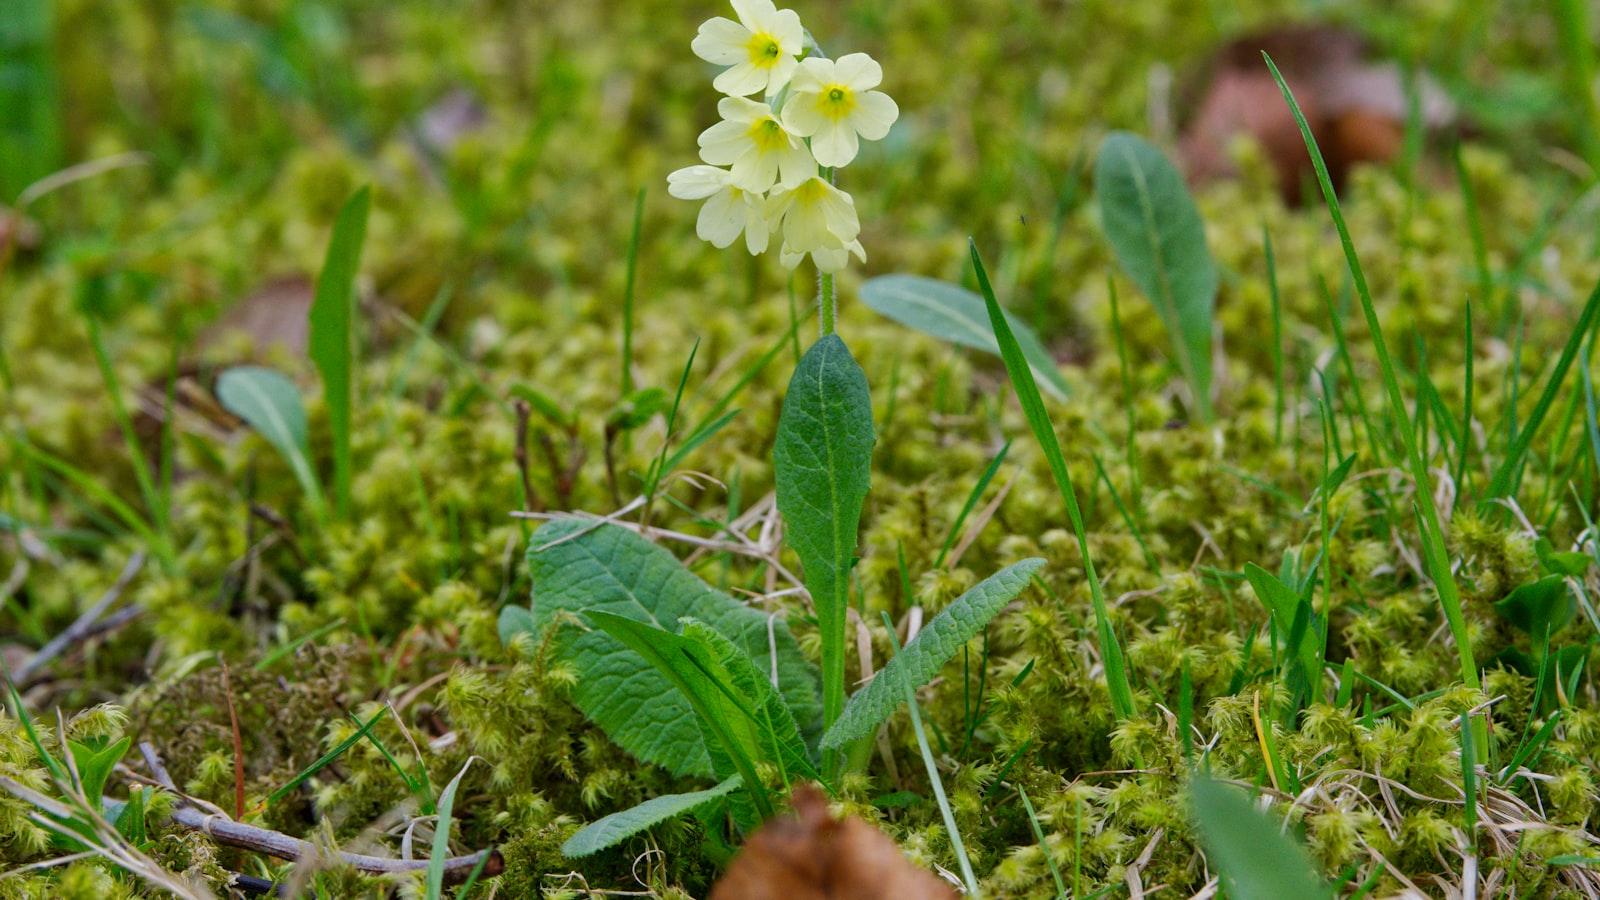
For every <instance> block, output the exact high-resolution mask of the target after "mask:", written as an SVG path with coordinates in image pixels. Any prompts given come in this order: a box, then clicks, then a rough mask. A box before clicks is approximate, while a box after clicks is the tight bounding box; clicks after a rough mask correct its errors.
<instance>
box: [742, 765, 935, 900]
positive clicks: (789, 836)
mask: <svg viewBox="0 0 1600 900" xmlns="http://www.w3.org/2000/svg"><path fill="white" fill-rule="evenodd" d="M790 800H791V802H792V803H793V805H794V813H793V814H792V815H788V816H781V817H779V818H776V819H773V820H771V821H769V822H768V823H767V824H765V825H763V826H761V828H760V830H758V831H757V832H756V833H755V834H754V835H752V836H751V838H750V840H748V841H746V842H745V845H744V849H742V850H740V851H739V855H738V856H737V857H735V858H734V860H733V865H731V866H729V867H728V872H727V874H725V875H723V876H722V879H721V880H720V881H718V882H717V883H716V886H715V887H713V888H712V889H711V900H878V898H883V897H893V898H896V900H954V898H955V897H956V892H955V890H954V889H952V888H951V887H950V885H948V884H946V883H945V882H944V881H943V880H941V879H940V878H938V877H937V876H935V875H933V874H932V873H930V872H927V871H925V870H923V869H919V868H917V867H916V866H915V865H913V864H912V863H911V861H910V860H908V859H906V858H905V855H904V854H902V853H901V852H900V848H899V847H897V846H895V843H894V841H892V840H890V839H889V836H888V835H886V834H884V833H883V832H881V831H879V830H878V829H876V828H874V827H872V826H871V825H869V824H867V822H866V821H864V820H862V819H859V818H855V817H853V816H852V817H849V818H845V819H837V818H834V817H833V816H832V815H831V814H830V813H829V812H828V800H827V798H826V797H825V796H823V793H822V791H820V790H818V789H817V787H816V786H815V785H810V784H803V785H800V786H799V787H797V788H795V790H794V794H793V795H792V797H791V798H790Z"/></svg>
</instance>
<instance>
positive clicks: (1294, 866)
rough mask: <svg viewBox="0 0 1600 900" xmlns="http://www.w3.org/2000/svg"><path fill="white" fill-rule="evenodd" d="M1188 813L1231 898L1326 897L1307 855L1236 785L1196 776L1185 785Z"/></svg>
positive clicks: (1280, 899) (1243, 899)
mask: <svg viewBox="0 0 1600 900" xmlns="http://www.w3.org/2000/svg"><path fill="white" fill-rule="evenodd" d="M1189 813H1190V816H1191V817H1192V818H1193V819H1194V823H1195V826H1196V827H1197V828H1198V829H1199V830H1200V843H1201V844H1202V845H1204V847H1205V850H1206V853H1207V855H1208V857H1209V859H1210V861H1211V864H1212V866H1214V867H1215V868H1216V869H1217V871H1219V872H1221V873H1222V878H1223V881H1224V882H1225V883H1226V884H1227V887H1228V896H1229V897H1232V898H1234V900H1284V898H1287V897H1295V898H1304V900H1315V898H1318V897H1327V896H1328V888H1327V886H1326V885H1324V884H1323V883H1322V879H1321V878H1319V877H1318V876H1317V873H1316V869H1315V868H1314V867H1313V866H1312V863H1311V857H1309V856H1308V855H1307V854H1306V852H1305V850H1304V849H1303V848H1302V847H1301V846H1300V845H1299V844H1298V843H1296V842H1295V841H1294V840H1293V839H1291V838H1289V837H1286V836H1285V835H1284V834H1283V833H1282V832H1281V831H1280V830H1279V826H1278V823H1277V822H1276V821H1274V820H1273V819H1272V818H1271V817H1270V816H1268V815H1266V814H1264V813H1261V812H1258V811H1257V810H1256V808H1255V807H1254V805H1252V804H1251V803H1250V801H1249V800H1248V799H1246V797H1245V795H1244V794H1243V793H1242V792H1241V791H1239V790H1238V789H1237V788H1233V787H1229V786H1227V785H1224V784H1221V783H1219V782H1216V781H1213V780H1211V779H1210V778H1205V777H1198V778H1196V779H1195V780H1194V781H1193V782H1191V783H1190V785H1189Z"/></svg>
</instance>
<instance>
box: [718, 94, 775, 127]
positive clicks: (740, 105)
mask: <svg viewBox="0 0 1600 900" xmlns="http://www.w3.org/2000/svg"><path fill="white" fill-rule="evenodd" d="M717 115H719V116H721V117H723V118H724V119H727V120H728V121H730V122H742V123H749V122H754V121H756V120H757V119H767V118H771V116H772V107H770V106H768V105H766V104H765V103H762V102H760V101H757V100H751V99H750V98H749V97H723V98H722V99H721V100H718V101H717Z"/></svg>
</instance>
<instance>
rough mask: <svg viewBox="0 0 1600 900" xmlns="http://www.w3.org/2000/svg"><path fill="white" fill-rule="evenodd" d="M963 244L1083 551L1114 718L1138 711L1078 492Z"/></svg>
mask: <svg viewBox="0 0 1600 900" xmlns="http://www.w3.org/2000/svg"><path fill="white" fill-rule="evenodd" d="M967 246H968V249H969V251H970V252H971V254H972V267H973V269H974V270H975V271H976V272H977V276H978V287H979V290H980V291H981V292H982V294H983V302H984V305H985V306H987V307H988V310H989V324H990V327H992V328H993V329H994V336H995V341H996V342H997V343H998V344H999V345H1000V355H1001V358H1003V359H1004V360H1005V364H1006V373H1007V374H1008V375H1010V376H1011V385H1012V387H1013V388H1014V389H1015V390H1016V392H1017V402H1019V403H1021V404H1022V412H1023V414H1024V415H1026V416H1027V418H1028V426H1029V427H1030V428H1031V429H1032V430H1033V436H1034V438H1035V439H1036V440H1038V442H1039V448H1040V449H1041V450H1042V451H1043V452H1044V456H1045V460H1046V461H1047V462H1048V463H1049V464H1050V474H1051V475H1052V476H1053V477H1054V478H1055V482H1056V487H1057V488H1058V489H1059V490H1060V491H1061V500H1062V502H1063V503H1064V504H1066V507H1067V518H1069V519H1071V520H1072V530H1073V533H1074V534H1075V535H1076V536H1077V538H1078V550H1079V552H1080V553H1082V555H1083V571H1084V576H1085V577H1086V578H1087V579H1088V581H1089V597H1090V600H1091V601H1092V602H1093V604H1094V620H1095V631H1096V632H1097V634H1098V636H1099V641H1100V656H1101V659H1102V661H1103V663H1104V665H1105V670H1106V687H1107V688H1108V689H1109V690H1110V692H1111V705H1112V708H1113V710H1114V711H1115V712H1116V715H1117V718H1118V719H1119V720H1121V719H1127V718H1130V717H1131V716H1133V715H1134V714H1135V713H1136V712H1137V711H1138V708H1137V707H1136V706H1135V704H1134V700H1133V685H1132V684H1130V683H1129V681H1128V670H1127V665H1126V663H1125V662H1124V661H1123V656H1122V645H1121V644H1119V643H1117V636H1116V633H1115V632H1113V631H1112V630H1111V614H1110V611H1109V610H1108V608H1107V606H1106V598H1105V590H1104V588H1103V587H1102V586H1101V584H1100V576H1099V575H1098V574H1097V573H1096V572H1095V568H1094V559H1093V558H1092V557H1091V556H1090V554H1089V533H1088V530H1087V529H1086V528H1085V527H1084V524H1083V513H1082V511H1080V510H1079V508H1078V495H1077V493H1076V492H1075V491H1074V490H1073V487H1072V474H1071V472H1070V471H1069V470H1068V469H1067V459H1066V457H1065V456H1064V455H1062V453H1061V444H1060V442H1059V441H1058V440H1057V439H1056V432H1055V428H1054V427H1053V426H1051V424H1050V416H1049V414H1047V413H1046V412H1045V409H1044V400H1043V399H1041V398H1040V396H1039V386H1038V385H1037V384H1035V383H1034V380H1033V373H1032V371H1031V370H1030V369H1029V368H1028V361H1027V360H1026V359H1024V358H1023V356H1022V351H1021V349H1020V348H1019V347H1018V346H1017V339H1016V337H1015V336H1013V335H1012V333H1011V326H1010V324H1008V323H1007V321H1006V317H1005V314H1004V311H1003V310H1001V308H1000V301H998V300H996V299H995V296H994V288H992V287H991V286H990V285H989V273H988V272H986V271H985V270H984V268H983V258H982V257H981V256H979V255H978V245H977V243H976V242H974V241H972V240H970V239H969V240H968V242H967Z"/></svg>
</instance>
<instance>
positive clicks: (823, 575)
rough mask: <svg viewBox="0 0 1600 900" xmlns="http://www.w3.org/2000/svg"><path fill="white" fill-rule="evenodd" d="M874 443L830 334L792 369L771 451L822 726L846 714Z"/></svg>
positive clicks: (860, 398)
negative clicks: (852, 610) (852, 600)
mask: <svg viewBox="0 0 1600 900" xmlns="http://www.w3.org/2000/svg"><path fill="white" fill-rule="evenodd" d="M874 440H875V437H874V435H873V429H872V399H871V397H869V396H868V394H867V376H866V374H865V373H864V372H862V371H861V366H859V365H857V364H856V361H855V358H854V357H852V356H851V355H850V350H849V348H847V347H846V346H845V345H844V341H842V340H840V339H839V336H838V335H834V334H830V335H827V336H825V337H823V338H822V339H821V340H819V341H817V342H816V343H815V344H813V345H811V349H810V350H807V351H806V354H805V356H803V357H801V359H800V364H799V365H798V366H796V367H795V370H794V376H793V377H792V378H791V379H790V380H789V391H788V393H787V394H786V395H785V396H784V398H783V413H782V415H781V416H780V417H779V419H778V437H777V443H776V445H775V446H774V447H773V449H772V464H773V469H774V479H775V480H776V482H777V491H778V510H779V512H781V513H782V514H783V524H784V527H785V529H786V531H785V538H786V539H787V540H788V542H789V546H791V547H793V548H794V551H795V553H796V554H798V555H799V557H800V565H801V567H802V576H803V577H804V578H805V583H806V590H807V591H809V592H810V593H811V600H812V602H813V603H814V604H816V609H817V621H818V625H819V627H820V630H821V632H822V708H823V722H824V724H832V722H833V720H834V719H836V718H838V716H839V711H840V710H841V709H843V708H844V654H845V634H844V632H845V614H846V610H847V609H848V607H849V588H850V569H851V567H852V566H854V565H855V558H856V543H857V534H856V532H857V529H858V528H859V527H860V524H861V507H862V504H864V503H865V502H866V498H867V483H868V480H869V478H870V476H871V471H872V444H873V441H874Z"/></svg>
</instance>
